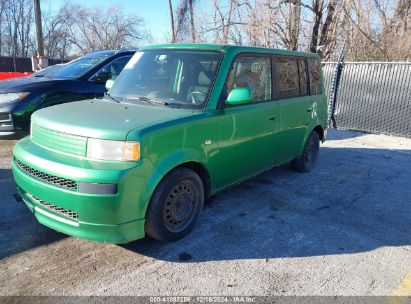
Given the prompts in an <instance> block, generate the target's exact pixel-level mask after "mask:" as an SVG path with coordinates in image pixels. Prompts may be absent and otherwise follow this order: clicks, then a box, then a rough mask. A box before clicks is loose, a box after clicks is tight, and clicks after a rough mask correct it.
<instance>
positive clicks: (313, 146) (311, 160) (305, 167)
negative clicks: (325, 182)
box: [291, 131, 320, 172]
mask: <svg viewBox="0 0 411 304" xmlns="http://www.w3.org/2000/svg"><path fill="white" fill-rule="evenodd" d="M319 150H320V137H319V136H318V133H317V132H315V131H312V132H311V134H310V136H309V137H308V139H307V142H306V143H305V146H304V151H303V154H302V155H300V156H299V157H297V158H296V159H294V160H293V161H292V162H291V166H292V167H293V168H294V169H295V170H297V171H300V172H309V171H311V169H313V168H314V165H315V163H316V162H317V158H318V153H319Z"/></svg>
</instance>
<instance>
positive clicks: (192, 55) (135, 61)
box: [108, 50, 221, 109]
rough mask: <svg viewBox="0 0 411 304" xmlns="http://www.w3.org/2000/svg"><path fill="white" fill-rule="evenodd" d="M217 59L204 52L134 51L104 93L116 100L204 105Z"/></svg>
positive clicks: (212, 54) (186, 106) (218, 60)
mask: <svg viewBox="0 0 411 304" xmlns="http://www.w3.org/2000/svg"><path fill="white" fill-rule="evenodd" d="M220 58H221V53H218V52H206V51H189V50H152V51H150V50H149V51H142V52H137V53H136V54H135V55H134V57H133V58H131V60H130V61H129V62H128V64H127V65H126V66H125V68H124V69H123V71H122V72H121V74H120V75H119V77H118V78H117V80H116V82H115V83H114V85H113V87H112V89H111V90H110V91H109V92H108V93H109V95H110V96H112V97H113V98H115V99H116V100H118V101H119V102H127V103H132V102H143V103H144V102H145V103H152V104H154V103H157V104H163V105H167V106H175V107H182V108H193V109H198V108H204V107H205V105H206V103H207V98H208V95H209V91H210V88H211V86H212V83H213V81H214V77H215V74H216V71H217V68H218V65H219V62H220Z"/></svg>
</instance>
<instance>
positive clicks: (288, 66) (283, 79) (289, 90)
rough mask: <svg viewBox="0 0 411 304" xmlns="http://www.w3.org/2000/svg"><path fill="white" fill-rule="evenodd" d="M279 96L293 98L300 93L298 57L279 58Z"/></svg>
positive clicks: (277, 68) (277, 65)
mask: <svg viewBox="0 0 411 304" xmlns="http://www.w3.org/2000/svg"><path fill="white" fill-rule="evenodd" d="M276 70H277V78H278V91H279V92H278V95H279V96H278V97H279V98H291V97H298V96H299V95H300V88H299V87H300V86H299V81H300V79H299V75H298V66H297V59H295V58H283V57H281V58H277V59H276Z"/></svg>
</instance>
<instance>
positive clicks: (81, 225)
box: [12, 137, 152, 243]
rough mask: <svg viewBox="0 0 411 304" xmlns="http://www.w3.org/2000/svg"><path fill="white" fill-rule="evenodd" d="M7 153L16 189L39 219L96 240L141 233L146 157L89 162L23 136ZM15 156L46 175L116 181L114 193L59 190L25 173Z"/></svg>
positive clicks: (127, 238) (125, 239) (128, 237)
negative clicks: (119, 161)
mask: <svg viewBox="0 0 411 304" xmlns="http://www.w3.org/2000/svg"><path fill="white" fill-rule="evenodd" d="M13 152H14V159H13V161H12V171H13V175H14V179H15V181H16V183H17V186H18V193H19V195H20V196H21V198H22V200H23V201H24V202H25V203H26V205H27V206H28V207H29V209H30V210H31V211H32V212H33V213H34V215H35V216H36V218H37V220H38V221H39V222H40V223H42V224H44V225H46V226H48V227H50V228H52V229H55V230H57V231H61V232H63V233H65V234H68V235H72V236H75V237H79V238H83V239H88V240H94V241H100V242H109V243H128V242H130V241H133V240H136V239H140V238H143V237H144V215H145V210H146V207H147V204H148V200H149V199H148V196H145V195H144V194H145V190H146V189H145V187H146V178H147V175H146V174H145V172H147V171H149V170H152V168H151V163H150V162H149V161H146V162H144V161H142V162H141V163H139V164H136V163H122V164H113V163H111V164H107V165H105V164H104V163H101V162H100V163H96V164H94V163H92V162H90V161H87V160H81V159H78V158H75V157H71V156H67V155H62V154H60V153H56V152H54V151H50V150H47V149H45V148H42V147H40V146H37V145H36V144H34V143H33V142H31V140H30V139H29V138H28V137H26V138H25V139H23V140H21V141H19V142H18V143H17V144H16V146H15V148H14V151H13ZM16 159H17V160H18V161H20V162H21V163H24V164H26V165H27V166H30V167H31V168H34V169H35V170H38V171H42V172H44V173H45V174H47V175H52V176H58V177H61V178H70V179H73V180H75V181H76V182H78V183H80V182H86V183H98V184H116V185H117V187H118V192H117V193H116V194H90V193H82V192H79V191H78V190H73V189H65V188H62V187H61V186H59V185H56V184H52V183H50V182H47V181H44V180H41V179H39V178H37V177H36V176H32V175H30V174H28V173H27V172H25V171H24V170H22V168H21V167H20V166H19V165H18V164H17V163H16ZM47 206H53V208H50V207H47ZM62 210H63V211H62ZM66 211H67V212H66ZM72 214H75V217H74V216H72Z"/></svg>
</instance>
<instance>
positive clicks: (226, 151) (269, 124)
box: [216, 54, 279, 187]
mask: <svg viewBox="0 0 411 304" xmlns="http://www.w3.org/2000/svg"><path fill="white" fill-rule="evenodd" d="M226 87H227V93H230V91H231V89H233V88H236V87H248V88H249V89H250V91H251V93H252V101H251V103H249V104H244V105H237V106H227V105H225V108H224V109H223V110H222V113H221V116H220V117H219V118H218V120H217V121H218V132H219V153H218V154H219V155H218V157H217V158H216V159H218V163H219V167H220V168H221V169H222V170H220V172H221V173H220V174H219V176H218V177H217V178H216V179H217V184H218V186H220V187H222V186H226V185H229V184H232V183H233V182H236V181H239V180H242V179H244V178H246V177H249V176H251V175H254V174H256V173H258V172H260V171H262V170H264V169H267V168H269V167H271V166H272V165H273V163H274V162H275V159H276V150H275V146H276V143H277V135H278V131H279V128H278V127H279V123H278V119H279V109H278V104H277V102H276V101H275V100H274V98H273V94H272V63H271V56H270V55H254V54H253V55H240V56H238V57H237V58H236V59H235V60H234V62H233V65H232V67H231V70H230V74H229V76H228V78H227V81H226Z"/></svg>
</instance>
